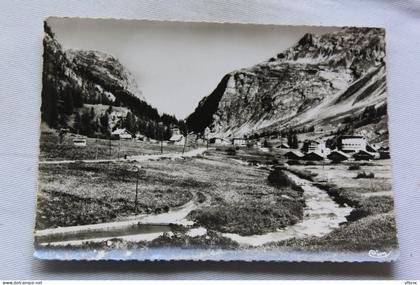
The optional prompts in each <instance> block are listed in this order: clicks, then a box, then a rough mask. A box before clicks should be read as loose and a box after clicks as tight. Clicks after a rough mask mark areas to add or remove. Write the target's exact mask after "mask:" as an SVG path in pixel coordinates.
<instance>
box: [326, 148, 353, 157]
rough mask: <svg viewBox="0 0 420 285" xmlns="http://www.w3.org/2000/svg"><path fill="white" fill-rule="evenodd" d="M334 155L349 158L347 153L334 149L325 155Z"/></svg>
mask: <svg viewBox="0 0 420 285" xmlns="http://www.w3.org/2000/svg"><path fill="white" fill-rule="evenodd" d="M334 155H338V156H341V157H343V158H345V159H348V158H350V156H349V155H348V154H347V153H345V152H342V151H341V150H334V151H332V152H331V153H330V154H329V155H328V156H327V157H328V158H330V156H331V157H332V156H334Z"/></svg>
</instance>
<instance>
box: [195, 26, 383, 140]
mask: <svg viewBox="0 0 420 285" xmlns="http://www.w3.org/2000/svg"><path fill="white" fill-rule="evenodd" d="M384 36H385V35H384V30H382V29H376V28H343V29H341V30H339V31H337V32H334V33H329V34H324V35H312V34H306V35H305V36H304V37H303V38H302V39H301V40H299V42H298V43H297V44H296V45H295V46H293V47H291V48H289V49H287V50H286V51H284V52H281V53H279V54H277V55H276V56H275V57H273V58H270V59H269V60H267V61H265V62H263V63H260V64H257V65H255V66H253V67H250V68H244V69H240V70H236V71H233V72H231V73H229V74H227V75H226V76H225V77H224V78H223V79H222V81H221V84H219V86H218V88H216V90H215V91H214V92H213V93H212V94H210V95H209V96H207V97H205V98H204V99H203V100H202V101H201V102H200V104H199V106H198V107H197V109H196V110H195V111H194V112H193V113H192V114H191V115H190V116H189V117H188V118H187V123H188V126H189V127H190V128H192V129H193V130H195V131H196V132H202V131H203V130H204V128H205V127H207V126H209V127H210V128H211V130H212V132H213V134H214V135H216V136H224V137H226V136H243V135H250V134H255V133H261V132H264V131H280V130H282V129H285V128H289V127H298V126H300V127H302V126H303V127H305V126H310V125H317V126H319V125H331V124H337V127H334V128H333V131H338V130H339V126H338V124H340V123H342V121H343V120H344V119H345V117H351V116H353V117H355V116H358V115H360V114H361V112H362V111H363V110H364V108H365V107H367V106H369V105H374V106H376V107H378V108H379V106H381V105H383V104H385V103H386V85H385V84H386V83H385V76H386V75H385V40H384ZM221 86H223V87H224V90H221ZM219 98H220V99H219ZM209 102H211V103H209ZM207 105H211V106H214V105H217V108H211V109H210V110H209V111H210V112H211V114H206V116H207V118H208V117H209V116H211V120H210V123H209V120H208V119H203V115H202V114H203V113H204V112H203V111H202V110H203V109H204V108H205V106H207ZM214 109H215V111H213V110H214ZM347 120H348V119H347ZM353 130H354V129H352V131H353Z"/></svg>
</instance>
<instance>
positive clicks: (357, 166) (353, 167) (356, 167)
mask: <svg viewBox="0 0 420 285" xmlns="http://www.w3.org/2000/svg"><path fill="white" fill-rule="evenodd" d="M349 170H360V165H358V164H352V165H350V166H349Z"/></svg>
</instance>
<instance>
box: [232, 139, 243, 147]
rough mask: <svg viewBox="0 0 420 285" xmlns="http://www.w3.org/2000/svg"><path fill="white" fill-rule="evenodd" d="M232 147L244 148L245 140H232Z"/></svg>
mask: <svg viewBox="0 0 420 285" xmlns="http://www.w3.org/2000/svg"><path fill="white" fill-rule="evenodd" d="M232 143H233V145H236V146H246V145H247V139H245V138H234V139H233V140H232Z"/></svg>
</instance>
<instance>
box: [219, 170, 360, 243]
mask: <svg viewBox="0 0 420 285" xmlns="http://www.w3.org/2000/svg"><path fill="white" fill-rule="evenodd" d="M286 174H287V175H288V176H289V178H290V179H292V180H293V181H294V182H295V183H296V184H297V185H300V186H301V187H302V188H303V190H304V192H303V196H304V198H305V203H306V207H305V208H304V214H303V215H304V217H303V220H302V221H301V222H299V223H297V224H295V225H292V226H288V227H286V228H284V229H279V230H277V231H274V232H271V233H266V234H262V235H251V236H240V235H238V234H230V233H225V234H223V236H225V237H228V238H230V239H232V240H234V241H236V242H238V243H239V244H242V245H252V246H260V245H263V244H265V243H269V242H276V241H282V240H287V239H291V238H297V239H299V238H305V237H309V236H318V237H319V236H323V235H326V234H328V233H329V232H331V231H332V230H334V229H336V228H338V227H339V226H340V224H341V223H344V222H346V221H347V220H346V216H348V215H349V214H350V212H351V211H352V210H353V208H351V207H340V206H339V205H338V204H337V203H335V202H334V200H333V199H331V197H330V196H328V194H327V193H326V192H325V191H323V190H321V189H319V188H318V187H316V186H314V185H312V184H311V182H309V181H307V180H305V179H302V178H299V177H297V176H296V175H295V174H292V173H290V172H286Z"/></svg>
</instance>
